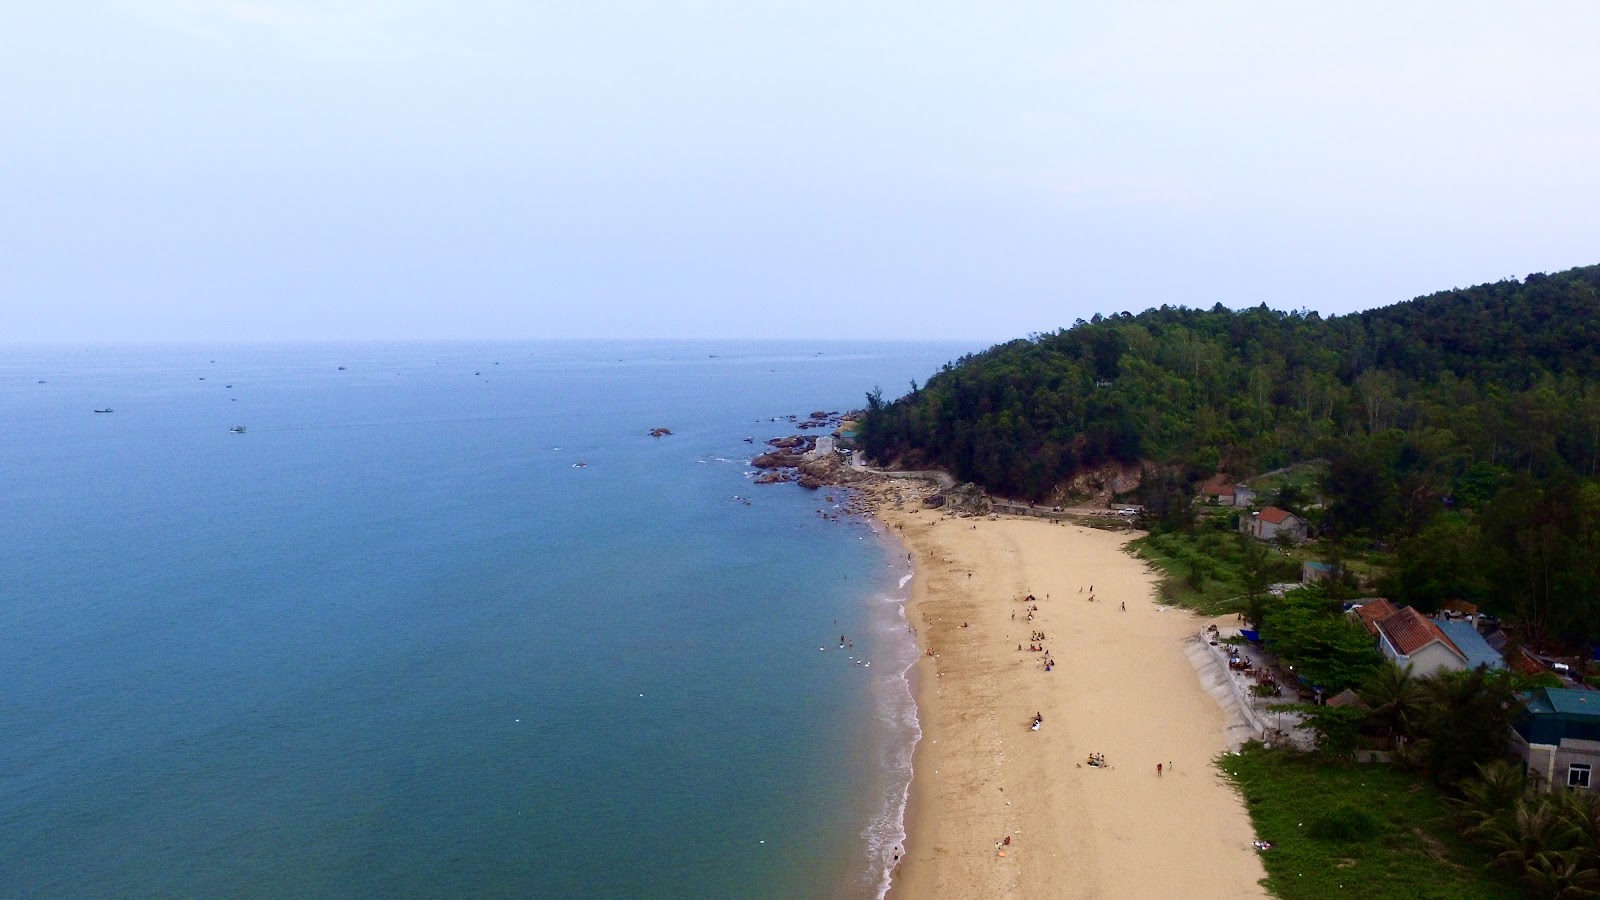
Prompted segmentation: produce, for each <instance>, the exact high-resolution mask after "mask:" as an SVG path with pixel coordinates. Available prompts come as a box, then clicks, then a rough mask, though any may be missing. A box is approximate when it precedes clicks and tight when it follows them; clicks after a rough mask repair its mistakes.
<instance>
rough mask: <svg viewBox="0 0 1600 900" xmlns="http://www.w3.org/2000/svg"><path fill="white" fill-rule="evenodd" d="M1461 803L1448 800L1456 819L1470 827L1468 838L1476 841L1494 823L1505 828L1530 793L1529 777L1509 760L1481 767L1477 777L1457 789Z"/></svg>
mask: <svg viewBox="0 0 1600 900" xmlns="http://www.w3.org/2000/svg"><path fill="white" fill-rule="evenodd" d="M1457 787H1458V789H1459V790H1460V791H1461V799H1459V800H1456V799H1449V800H1447V801H1446V802H1448V803H1449V804H1450V805H1451V806H1452V807H1454V808H1455V811H1456V815H1457V816H1458V817H1460V818H1461V819H1462V820H1463V821H1464V822H1465V823H1466V825H1467V829H1466V834H1467V836H1468V837H1476V836H1477V834H1478V833H1479V832H1480V831H1483V830H1484V829H1486V828H1488V827H1489V825H1490V823H1491V822H1497V823H1501V824H1503V823H1504V821H1505V819H1506V818H1507V817H1508V816H1510V815H1511V813H1512V810H1513V809H1514V808H1515V807H1516V804H1517V801H1518V800H1520V799H1522V798H1523V797H1524V796H1526V795H1527V793H1528V777H1527V775H1526V774H1524V773H1523V771H1522V767H1521V766H1520V765H1517V764H1516V763H1513V762H1511V761H1510V760H1505V759H1496V760H1491V761H1490V762H1486V763H1482V764H1480V765H1479V766H1478V774H1477V776H1476V777H1473V778H1468V779H1467V780H1465V781H1463V782H1461V784H1460V785H1458V786H1457Z"/></svg>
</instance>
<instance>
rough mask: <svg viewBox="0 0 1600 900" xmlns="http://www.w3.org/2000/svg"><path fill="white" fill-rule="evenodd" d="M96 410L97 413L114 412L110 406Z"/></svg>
mask: <svg viewBox="0 0 1600 900" xmlns="http://www.w3.org/2000/svg"><path fill="white" fill-rule="evenodd" d="M95 412H97V413H108V412H114V410H113V409H112V408H111V407H109V406H108V407H106V408H105V409H97V410H95Z"/></svg>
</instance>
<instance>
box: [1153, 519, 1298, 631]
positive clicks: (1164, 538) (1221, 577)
mask: <svg viewBox="0 0 1600 900" xmlns="http://www.w3.org/2000/svg"><path fill="white" fill-rule="evenodd" d="M1219 526H1220V527H1219ZM1219 526H1213V527H1210V528H1204V527H1203V528H1201V529H1197V530H1196V531H1195V532H1193V533H1192V534H1184V533H1180V532H1170V533H1167V534H1151V535H1146V536H1145V537H1142V538H1139V539H1138V540H1136V541H1134V542H1133V544H1132V546H1133V548H1134V552H1135V553H1136V554H1138V556H1139V558H1140V559H1143V560H1146V561H1148V562H1149V563H1150V564H1151V565H1154V566H1155V567H1156V568H1157V569H1159V570H1160V571H1161V574H1162V578H1161V586H1160V592H1161V599H1162V600H1163V601H1165V602H1167V603H1172V604H1176V605H1178V606H1184V607H1188V608H1189V609H1192V610H1194V611H1196V612H1198V613H1200V614H1202V615H1207V616H1220V615H1223V614H1226V613H1232V612H1240V611H1242V610H1243V609H1244V606H1245V603H1244V597H1243V595H1244V575H1243V573H1242V571H1241V569H1240V566H1241V563H1242V562H1243V555H1242V554H1243V551H1242V548H1241V544H1240V538H1239V536H1238V534H1237V533H1235V532H1234V531H1233V530H1231V529H1229V528H1227V526H1226V524H1225V523H1219ZM1272 560H1273V566H1274V571H1273V574H1272V580H1273V581H1298V580H1299V579H1300V563H1299V561H1298V560H1295V559H1292V558H1290V557H1289V556H1287V555H1285V554H1283V553H1280V552H1278V551H1277V550H1273V551H1272Z"/></svg>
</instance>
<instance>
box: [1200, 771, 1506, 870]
mask: <svg viewBox="0 0 1600 900" xmlns="http://www.w3.org/2000/svg"><path fill="white" fill-rule="evenodd" d="M1218 765H1219V766H1220V767H1221V768H1222V770H1223V771H1224V772H1225V773H1226V774H1227V775H1228V776H1229V777H1230V778H1232V780H1233V781H1234V783H1235V784H1236V785H1238V787H1239V790H1240V791H1241V793H1243V795H1244V798H1245V803H1246V804H1247V806H1248V808H1249V810H1250V818H1251V821H1252V822H1253V823H1254V824H1255V830H1256V834H1257V836H1258V837H1260V838H1261V839H1262V840H1265V841H1271V842H1272V844H1273V848H1272V849H1271V850H1268V851H1265V852H1264V853H1262V854H1261V859H1262V862H1263V863H1264V864H1265V865H1266V869H1267V880H1266V886H1267V889H1268V890H1270V891H1271V892H1272V893H1273V894H1274V895H1275V896H1278V897H1281V898H1284V900H1300V898H1308V900H1310V898H1323V897H1371V898H1388V897H1392V898H1395V900H1419V898H1437V900H1480V898H1482V900H1493V898H1505V900H1513V898H1520V897H1522V896H1523V894H1522V892H1521V891H1520V890H1519V889H1518V888H1517V887H1516V885H1515V884H1514V883H1513V882H1511V881H1510V880H1509V879H1506V878H1503V877H1501V876H1499V875H1491V874H1488V873H1487V872H1486V869H1485V866H1486V865H1487V863H1488V857H1487V856H1486V855H1485V854H1484V853H1483V851H1481V850H1479V849H1478V848H1477V847H1474V846H1473V845H1471V844H1469V843H1467V842H1466V841H1465V840H1464V839H1462V838H1461V837H1460V835H1459V834H1458V829H1457V828H1456V827H1455V826H1454V825H1453V824H1452V823H1451V822H1450V820H1449V818H1448V814H1447V809H1446V807H1445V803H1444V798H1443V796H1442V795H1441V794H1440V793H1439V792H1438V791H1437V790H1435V789H1434V788H1432V787H1430V786H1428V785H1426V784H1424V783H1422V782H1420V781H1418V780H1417V779H1415V778H1413V777H1411V776H1409V775H1406V774H1404V773H1402V772H1399V771H1396V770H1394V769H1391V768H1389V767H1388V766H1383V765H1354V766H1335V765H1328V764H1323V763H1317V762H1312V761H1310V760H1308V759H1306V758H1305V757H1302V756H1300V755H1298V754H1292V753H1288V752H1281V751H1276V750H1266V749H1264V748H1262V747H1261V746H1260V745H1259V744H1251V745H1248V746H1247V747H1246V748H1245V749H1244V750H1243V751H1242V752H1241V753H1239V754H1237V755H1233V754H1229V755H1226V756H1223V757H1222V758H1221V759H1219V760H1218Z"/></svg>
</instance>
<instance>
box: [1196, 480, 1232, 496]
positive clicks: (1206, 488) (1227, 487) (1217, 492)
mask: <svg viewBox="0 0 1600 900" xmlns="http://www.w3.org/2000/svg"><path fill="white" fill-rule="evenodd" d="M1200 493H1202V494H1211V495H1213V496H1221V495H1223V494H1232V493H1233V485H1231V484H1211V483H1209V482H1208V483H1206V484H1202V485H1200Z"/></svg>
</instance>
